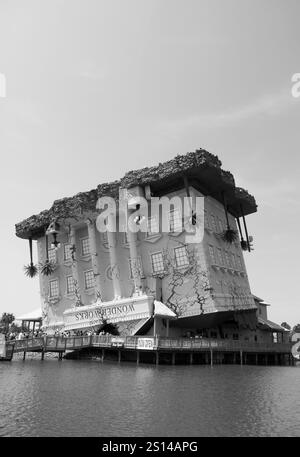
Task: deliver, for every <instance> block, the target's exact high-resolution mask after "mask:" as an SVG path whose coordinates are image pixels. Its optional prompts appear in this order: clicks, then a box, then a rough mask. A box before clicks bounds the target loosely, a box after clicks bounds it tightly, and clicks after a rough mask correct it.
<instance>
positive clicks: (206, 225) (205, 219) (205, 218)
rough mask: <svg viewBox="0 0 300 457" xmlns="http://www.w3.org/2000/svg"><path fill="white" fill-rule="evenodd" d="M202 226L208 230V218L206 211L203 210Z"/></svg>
mask: <svg viewBox="0 0 300 457" xmlns="http://www.w3.org/2000/svg"><path fill="white" fill-rule="evenodd" d="M204 224H205V227H206V228H208V229H209V217H208V214H207V210H206V209H205V210H204Z"/></svg>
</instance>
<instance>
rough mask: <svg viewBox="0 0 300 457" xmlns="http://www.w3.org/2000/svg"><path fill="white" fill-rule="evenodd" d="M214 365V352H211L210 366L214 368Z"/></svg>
mask: <svg viewBox="0 0 300 457" xmlns="http://www.w3.org/2000/svg"><path fill="white" fill-rule="evenodd" d="M213 364H214V353H213V350H212V349H211V350H210V366H211V367H212V366H213Z"/></svg>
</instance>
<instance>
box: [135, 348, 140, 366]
mask: <svg viewBox="0 0 300 457" xmlns="http://www.w3.org/2000/svg"><path fill="white" fill-rule="evenodd" d="M139 363H140V351H136V364H137V365H138V364H139Z"/></svg>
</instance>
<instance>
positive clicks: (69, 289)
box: [67, 276, 75, 294]
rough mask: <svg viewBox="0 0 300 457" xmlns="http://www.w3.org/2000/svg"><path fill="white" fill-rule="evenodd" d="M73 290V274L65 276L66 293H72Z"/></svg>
mask: <svg viewBox="0 0 300 457" xmlns="http://www.w3.org/2000/svg"><path fill="white" fill-rule="evenodd" d="M74 291H75V286H74V279H73V276H67V294H73V293H74Z"/></svg>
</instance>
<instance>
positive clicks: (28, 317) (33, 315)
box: [15, 308, 42, 322]
mask: <svg viewBox="0 0 300 457" xmlns="http://www.w3.org/2000/svg"><path fill="white" fill-rule="evenodd" d="M15 320H16V321H31V322H34V321H35V322H38V321H41V320H42V310H41V308H37V309H35V310H34V311H31V312H30V313H27V314H23V315H22V316H18V317H16V318H15Z"/></svg>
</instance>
